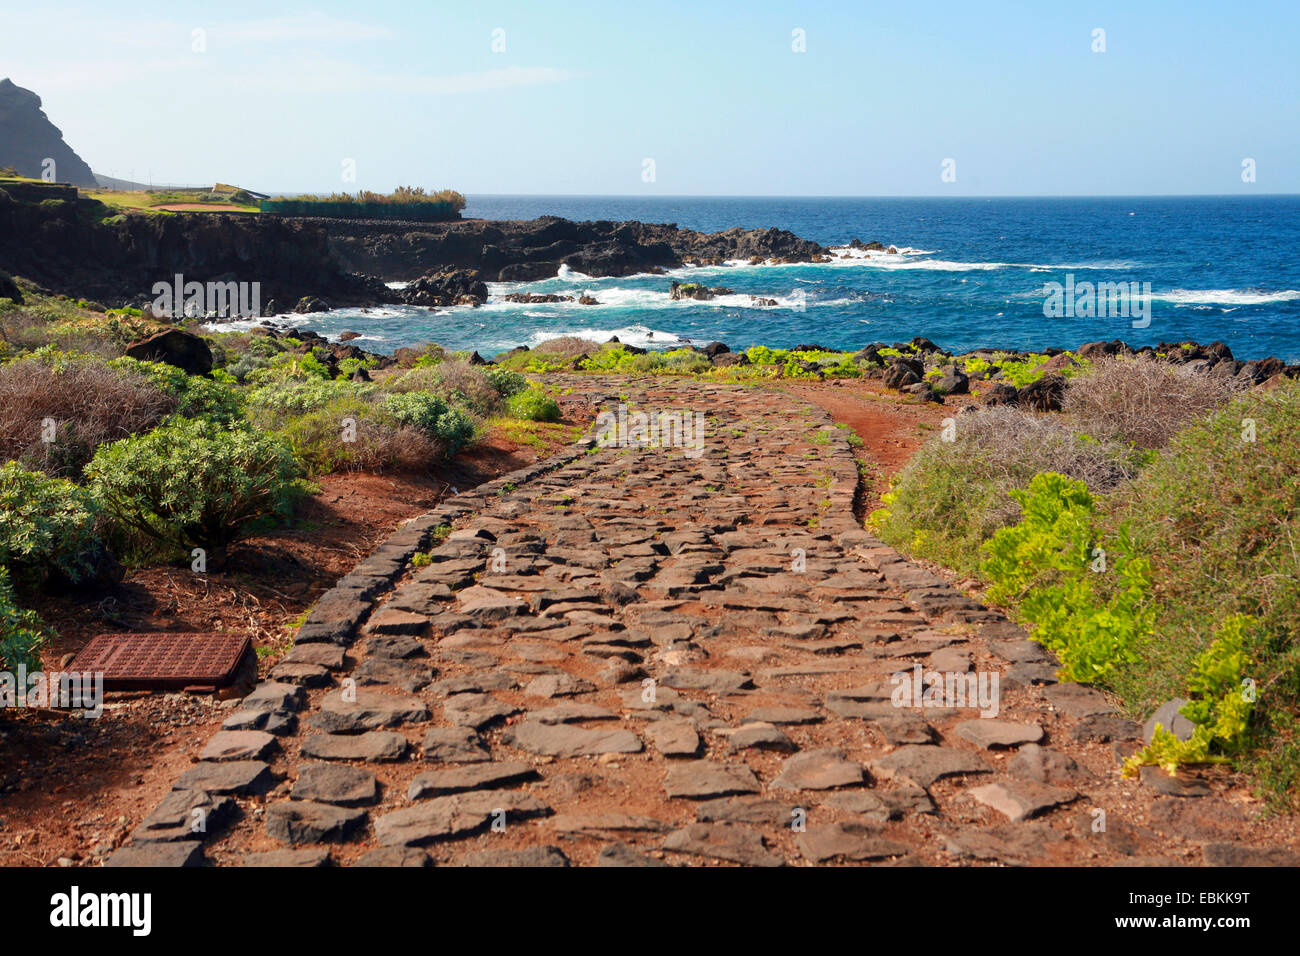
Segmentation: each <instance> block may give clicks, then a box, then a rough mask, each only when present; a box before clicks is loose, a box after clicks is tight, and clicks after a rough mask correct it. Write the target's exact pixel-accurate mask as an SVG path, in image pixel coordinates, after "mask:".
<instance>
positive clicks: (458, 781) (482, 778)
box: [407, 763, 539, 800]
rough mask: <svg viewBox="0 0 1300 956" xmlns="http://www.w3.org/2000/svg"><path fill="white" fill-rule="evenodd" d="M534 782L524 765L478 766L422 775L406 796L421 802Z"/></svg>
mask: <svg viewBox="0 0 1300 956" xmlns="http://www.w3.org/2000/svg"><path fill="white" fill-rule="evenodd" d="M537 779H539V776H538V773H537V771H536V770H535V769H533V768H532V767H530V766H529V765H528V764H526V763H477V764H473V765H472V766H468V767H457V768H455V769H454V770H431V771H429V772H428V773H422V774H420V775H419V776H418V777H416V778H415V779H414V780H412V781H411V786H410V789H409V790H408V791H407V796H408V797H409V798H410V799H411V800H423V799H425V798H427V797H441V796H445V795H447V794H449V793H462V792H464V791H466V790H497V789H501V788H503V787H509V786H513V785H514V784H517V783H524V782H526V781H529V780H537Z"/></svg>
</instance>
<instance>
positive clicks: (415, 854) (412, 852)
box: [353, 846, 433, 869]
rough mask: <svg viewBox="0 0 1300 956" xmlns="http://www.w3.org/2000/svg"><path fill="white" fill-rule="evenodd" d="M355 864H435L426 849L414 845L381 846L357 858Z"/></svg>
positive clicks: (393, 865) (369, 865)
mask: <svg viewBox="0 0 1300 956" xmlns="http://www.w3.org/2000/svg"><path fill="white" fill-rule="evenodd" d="M353 865H354V866H367V867H379V866H383V867H415V868H417V869H419V868H427V867H431V866H433V858H432V857H430V856H429V854H428V853H426V852H424V850H421V849H419V848H418V847H413V846H381V847H380V848H379V849H377V850H371V851H370V852H369V853H366V854H365V855H363V856H362V857H361V859H359V860H357V862H356V863H355V864H353Z"/></svg>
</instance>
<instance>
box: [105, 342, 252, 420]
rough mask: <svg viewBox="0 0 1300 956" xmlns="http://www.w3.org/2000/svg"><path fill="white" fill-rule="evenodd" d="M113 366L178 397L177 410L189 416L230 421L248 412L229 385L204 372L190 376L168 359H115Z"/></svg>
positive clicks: (241, 399) (238, 395) (112, 362)
mask: <svg viewBox="0 0 1300 956" xmlns="http://www.w3.org/2000/svg"><path fill="white" fill-rule="evenodd" d="M108 364H109V366H110V367H112V368H116V369H120V370H122V371H126V372H133V373H135V374H136V375H139V376H140V377H142V378H144V379H145V380H146V381H148V382H149V383H150V384H151V385H153V386H154V387H155V388H157V389H159V390H161V391H163V392H165V393H166V394H168V395H171V396H172V397H173V398H175V399H176V413H177V414H178V415H183V416H185V417H186V418H200V417H202V418H210V419H212V420H213V421H216V422H222V423H224V424H230V423H232V422H236V421H239V420H240V419H241V418H243V415H244V401H243V396H241V395H240V393H239V392H238V391H237V390H236V389H235V388H232V387H231V386H230V385H229V384H227V383H225V382H219V381H216V380H214V379H210V378H204V377H203V376H202V375H190V374H189V373H188V372H186V371H185V370H184V369H179V368H176V366H174V365H168V364H167V363H165V362H142V361H140V360H139V359H133V358H127V357H126V356H123V357H122V358H117V359H113V361H111V362H109V363H108Z"/></svg>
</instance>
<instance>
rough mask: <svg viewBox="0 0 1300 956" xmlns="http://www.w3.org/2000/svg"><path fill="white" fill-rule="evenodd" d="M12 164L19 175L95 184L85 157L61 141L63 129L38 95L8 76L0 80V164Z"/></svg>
mask: <svg viewBox="0 0 1300 956" xmlns="http://www.w3.org/2000/svg"><path fill="white" fill-rule="evenodd" d="M51 163H52V165H51ZM3 166H12V167H13V168H14V169H15V170H16V171H17V173H18V175H20V176H30V177H32V178H33V179H41V178H43V176H42V173H44V172H46V170H47V169H49V170H50V172H51V173H52V174H53V179H54V180H55V181H57V182H61V183H73V184H74V185H77V186H95V185H97V184H96V182H95V174H94V173H92V172H91V171H90V167H89V166H88V165H86V162H85V160H83V159H82V158H81V157H80V156H78V155H77V154H76V153H75V152H74V151H73V149H72V147H71V146H69V145H68V144H67V143H65V142H64V141H63V133H61V132H60V131H59V128H58V127H57V126H55V125H54V124H53V123H51V122H50V119H49V117H48V116H46V115H45V111H44V110H43V109H41V98H40V97H39V96H37V95H36V94H35V93H33V92H32V91H31V90H25V89H23V88H22V87H21V86H17V85H15V84H14V82H13V81H12V80H8V79H5V80H0V167H3Z"/></svg>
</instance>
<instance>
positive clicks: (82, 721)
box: [0, 402, 590, 866]
mask: <svg viewBox="0 0 1300 956" xmlns="http://www.w3.org/2000/svg"><path fill="white" fill-rule="evenodd" d="M565 412H566V414H565V421H564V424H567V425H575V426H576V425H584V426H585V425H586V424H587V422H588V421H589V418H590V415H589V409H588V408H587V407H585V405H581V404H578V403H576V402H575V403H572V404H570V405H566V406H565ZM555 447H558V443H556V445H555ZM553 450H555V448H552V447H543V448H538V447H533V446H531V445H521V444H517V443H515V442H512V441H509V440H507V439H505V438H504V437H502V436H500V435H499V434H492V435H489V437H488V438H487V439H486V440H485V441H483V442H480V443H478V444H476V445H475V446H473V447H472V448H470V449H467V450H466V451H464V452H462V453H461V454H460V455H458V456H457V457H456V459H455V460H454V461H453V462H451V463H449V464H448V465H447V466H445V467H442V468H440V469H439V470H437V471H436V472H434V473H431V474H420V475H414V474H400V473H385V474H371V473H365V472H351V473H341V474H335V475H328V476H325V477H324V478H320V479H317V484H318V485H319V487H320V491H319V492H318V493H316V494H314V495H312V496H311V497H310V498H309V499H308V500H307V501H305V502H304V503H303V504H302V505H301V506H300V507H299V509H298V512H297V515H296V517H295V520H294V522H293V524H292V525H291V526H290V527H286V528H282V529H277V530H276V531H274V532H271V533H268V534H265V535H262V536H259V537H254V538H250V539H247V540H245V541H242V542H240V543H239V544H238V545H236V546H234V547H232V548H231V551H230V554H229V556H228V559H227V562H226V567H225V569H224V570H221V571H217V570H211V569H210V570H209V572H208V573H207V574H195V573H194V572H192V571H191V570H190V569H189V568H188V567H185V566H155V567H145V568H140V569H136V570H133V571H130V572H129V573H128V574H127V575H126V577H125V579H124V580H123V581H122V583H121V585H119V586H118V587H117V588H115V589H113V590H112V591H111V592H109V593H104V594H95V595H88V594H76V593H65V594H60V595H49V596H46V597H45V598H44V599H43V600H42V601H41V602H40V603H38V604H36V605H34V609H35V610H36V611H37V612H38V613H39V614H40V615H41V616H42V618H43V619H44V620H45V621H46V622H47V623H49V624H50V625H51V626H52V627H53V628H54V629H55V630H56V631H57V633H58V637H57V638H56V639H55V640H52V641H51V642H50V643H49V644H48V645H46V647H45V648H44V649H43V651H42V660H43V663H44V666H45V668H46V669H47V670H52V669H56V668H58V667H60V666H64V665H66V663H67V662H68V661H70V659H71V655H73V654H75V653H76V652H77V651H78V650H80V649H81V648H82V647H83V646H85V644H86V643H87V642H88V641H89V640H90V638H92V637H93V636H94V635H96V634H101V633H107V632H114V631H217V630H226V631H239V632H241V633H247V634H249V635H250V636H251V637H252V639H253V645H254V648H255V649H256V651H257V655H258V658H259V665H260V669H261V671H262V673H263V674H264V673H265V671H266V670H267V668H269V667H270V666H271V665H272V664H274V663H275V662H276V660H277V659H278V658H279V657H280V656H282V655H283V654H284V653H285V652H286V651H287V650H288V647H289V644H288V639H289V637H290V636H291V634H292V632H293V630H294V627H295V626H296V623H297V621H298V619H299V618H300V617H302V616H303V615H304V613H305V612H306V611H307V609H308V608H309V607H310V606H311V604H312V603H313V602H314V601H315V600H316V599H317V597H319V596H320V594H321V593H323V592H324V591H325V590H327V589H328V588H329V587H331V586H332V585H333V584H334V582H335V581H337V580H338V579H339V578H340V577H342V576H343V575H345V574H346V573H347V572H348V571H350V570H351V569H352V568H353V566H354V565H356V564H357V562H358V561H360V560H361V558H362V557H364V556H365V555H366V554H368V553H369V552H370V551H371V550H372V549H373V548H374V547H375V546H376V545H378V544H379V543H380V542H381V541H382V540H383V539H384V538H385V537H387V536H388V535H389V534H390V533H391V532H392V531H393V530H394V529H395V528H396V527H397V526H398V525H399V524H400V523H401V522H402V521H404V520H406V519H407V518H410V517H413V516H415V515H418V514H422V513H424V512H426V511H428V510H430V509H431V508H432V507H434V506H435V505H436V504H437V503H438V502H439V501H440V500H441V499H442V498H443V497H444V496H446V495H448V494H452V493H453V489H460V490H464V489H466V488H470V487H473V486H474V485H476V484H479V483H480V482H483V481H487V480H489V479H491V478H493V477H495V476H497V475H501V474H504V473H506V472H509V471H513V470H514V469H517V468H521V467H523V466H524V465H525V464H527V463H528V462H530V461H533V460H535V459H537V458H538V457H546V456H547V455H549V454H551V453H552V451H553ZM106 696H107V699H106V703H105V710H104V714H103V715H102V716H101V717H100V718H98V719H94V720H91V719H86V718H82V717H75V716H74V717H68V716H65V715H62V714H58V713H56V712H52V711H50V712H40V711H29V712H22V713H18V714H13V715H6V716H5V717H4V718H3V719H0V753H3V754H4V760H3V761H2V762H0V865H2V866H33V865H35V866H49V865H56V864H58V863H59V861H60V860H63V861H64V864H63V865H67V863H68V861H79V860H86V859H87V858H91V859H93V858H99V857H102V856H104V855H106V854H107V853H108V852H111V850H112V849H114V848H115V847H116V846H117V845H118V844H120V843H121V842H122V841H123V840H124V839H125V837H126V836H127V834H129V832H130V831H131V829H132V828H134V827H135V826H136V825H137V824H138V823H139V821H140V820H141V819H142V818H143V817H144V816H145V815H146V814H148V812H149V811H150V810H151V809H152V808H153V806H154V805H155V804H157V802H158V800H159V799H161V797H162V796H163V794H164V793H165V792H166V791H167V790H169V789H170V787H171V784H172V781H173V780H174V779H175V778H176V777H177V775H178V774H180V773H182V772H183V771H184V770H185V769H186V768H187V767H188V766H189V764H190V763H191V762H192V761H193V760H194V759H196V755H197V753H198V751H199V750H200V749H202V746H203V744H204V742H205V741H206V740H207V739H208V738H209V737H210V736H211V735H212V734H213V733H215V732H216V731H217V730H218V729H219V726H220V723H221V720H222V719H223V718H224V717H225V716H226V715H227V713H228V712H229V711H228V709H227V707H228V706H229V705H226V704H223V703H222V702H220V701H216V700H214V699H213V698H212V697H210V696H202V695H193V694H183V693H173V694H159V693H145V692H139V693H129V694H127V693H118V694H109V695H106Z"/></svg>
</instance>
